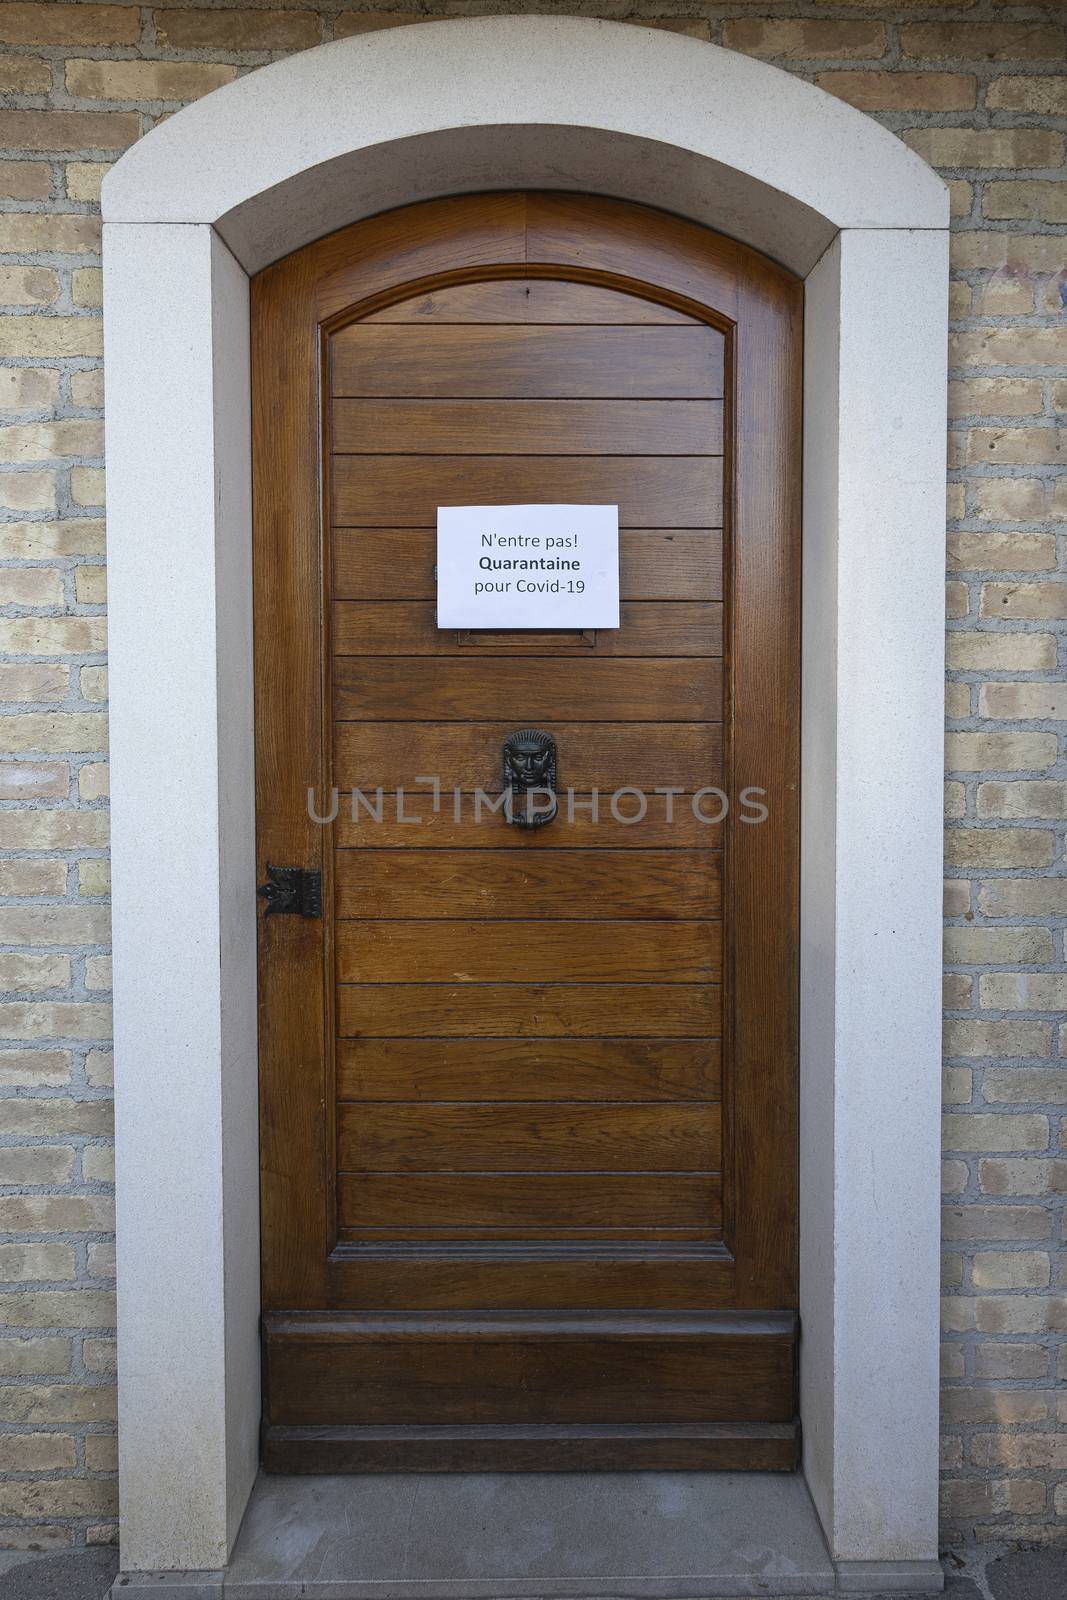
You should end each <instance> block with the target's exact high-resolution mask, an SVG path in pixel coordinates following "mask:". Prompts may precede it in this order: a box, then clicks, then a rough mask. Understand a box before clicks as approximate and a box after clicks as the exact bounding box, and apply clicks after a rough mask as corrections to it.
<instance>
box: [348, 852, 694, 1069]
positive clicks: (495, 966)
mask: <svg viewBox="0 0 1067 1600" xmlns="http://www.w3.org/2000/svg"><path fill="white" fill-rule="evenodd" d="M421 859H423V860H426V859H427V858H426V857H422V858H421ZM509 859H515V858H514V857H511V858H509ZM336 940H337V977H338V980H339V981H340V982H341V983H515V982H519V983H559V982H562V981H566V982H570V983H580V982H589V983H713V982H716V981H718V979H719V978H720V977H721V976H722V970H721V969H722V959H721V946H722V929H721V925H720V924H719V923H717V922H647V921H646V922H598V923H597V924H596V926H595V928H591V927H590V926H589V924H588V923H587V922H544V921H539V922H449V923H447V924H445V925H442V924H441V923H440V922H342V923H339V924H338V927H337V932H336ZM457 1098H465V1097H463V1096H458V1097H457ZM623 1098H626V1097H623Z"/></svg>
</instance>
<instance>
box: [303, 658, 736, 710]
mask: <svg viewBox="0 0 1067 1600" xmlns="http://www.w3.org/2000/svg"><path fill="white" fill-rule="evenodd" d="M333 712H334V716H335V717H337V718H339V719H341V720H342V721H346V720H356V719H360V718H364V717H369V718H371V719H372V720H384V719H390V720H392V719H403V718H411V719H412V720H414V721H419V722H421V721H424V720H425V719H426V718H429V717H434V718H437V719H438V720H439V721H442V722H473V721H476V720H478V719H480V718H483V717H492V718H497V717H499V718H501V719H503V720H507V719H508V718H512V719H521V720H525V721H526V722H531V723H535V724H537V725H538V726H540V725H541V724H543V723H552V722H558V721H561V720H562V721H582V720H584V719H586V718H588V719H590V720H592V719H596V720H598V721H599V720H602V719H603V720H606V721H608V722H657V721H658V722H719V721H721V720H722V663H721V661H704V662H701V663H700V664H699V666H696V667H695V666H694V663H693V661H692V659H690V658H686V657H676V658H674V659H670V658H664V659H660V660H644V661H618V660H615V661H612V660H602V659H593V660H587V661H574V660H570V661H553V660H547V661H539V662H537V664H536V666H533V667H531V663H530V662H529V661H527V660H510V661H509V660H502V659H500V658H498V657H495V656H490V655H486V656H485V657H483V658H481V659H479V660H475V661H455V660H447V661H440V660H434V659H426V658H422V659H412V658H410V657H402V656H394V657H391V658H387V659H385V660H376V659H374V658H368V657H365V656H342V657H340V658H339V659H338V660H337V661H336V662H335V665H334V673H333Z"/></svg>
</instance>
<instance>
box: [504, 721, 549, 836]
mask: <svg viewBox="0 0 1067 1600" xmlns="http://www.w3.org/2000/svg"><path fill="white" fill-rule="evenodd" d="M503 755H504V760H503V778H504V789H505V792H506V793H507V797H508V798H507V801H506V803H505V806H504V812H505V815H506V816H507V819H508V821H509V822H511V823H514V825H515V826H516V827H517V828H544V827H546V826H547V824H548V823H550V822H551V821H552V819H553V818H554V817H555V816H556V813H557V812H558V810H559V804H558V802H557V800H556V790H557V788H558V786H559V773H558V770H557V756H556V741H555V739H553V737H552V735H551V734H550V733H542V732H541V731H540V729H538V728H520V729H519V731H518V732H517V733H509V734H508V736H507V738H506V739H505V740H504V752H503ZM537 795H543V796H547V797H548V799H549V800H550V801H551V808H550V809H548V810H539V809H538V808H537V807H536V805H535V804H534V799H535V796H537ZM517 801H521V804H516V802H517Z"/></svg>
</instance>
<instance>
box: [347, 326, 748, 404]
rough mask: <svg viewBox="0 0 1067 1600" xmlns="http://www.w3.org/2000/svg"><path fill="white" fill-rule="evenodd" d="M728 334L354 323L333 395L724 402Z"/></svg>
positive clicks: (691, 328) (668, 329) (694, 330)
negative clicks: (724, 365) (724, 371)
mask: <svg viewBox="0 0 1067 1600" xmlns="http://www.w3.org/2000/svg"><path fill="white" fill-rule="evenodd" d="M723 348H724V341H723V336H722V334H721V333H719V332H717V330H716V329H714V328H709V327H706V326H705V325H703V324H701V323H692V324H689V325H688V326H685V327H657V326H640V327H612V326H607V327H596V328H585V327H580V326H579V327H567V328H557V327H552V326H534V325H530V326H513V325H510V324H500V325H497V326H480V327H479V326H478V325H467V326H463V325H456V324H444V325H431V326H429V327H412V326H410V325H405V324H402V323H401V324H395V325H393V326H390V327H385V326H381V325H380V324H375V323H369V322H365V321H364V322H354V323H351V324H350V325H349V326H348V327H347V328H343V329H341V331H340V332H338V333H335V334H334V335H333V338H332V339H331V341H330V386H331V393H332V394H334V395H338V396H353V397H356V398H375V397H389V396H396V397H398V398H420V397H421V398H431V397H435V396H441V397H444V398H459V397H464V396H469V397H476V396H478V397H485V398H488V399H496V398H502V399H503V398H508V397H514V398H517V399H546V400H562V399H570V398H585V397H593V396H597V397H604V398H619V399H626V398H631V397H632V398H633V399H638V400H642V399H644V400H653V399H663V400H682V399H698V400H708V399H719V398H721V396H722V392H723Z"/></svg>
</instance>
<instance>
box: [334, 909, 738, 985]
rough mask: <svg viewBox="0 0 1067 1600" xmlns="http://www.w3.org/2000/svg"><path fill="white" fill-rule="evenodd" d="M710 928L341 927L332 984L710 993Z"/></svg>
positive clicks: (713, 939)
mask: <svg viewBox="0 0 1067 1600" xmlns="http://www.w3.org/2000/svg"><path fill="white" fill-rule="evenodd" d="M721 931H722V930H721V927H720V925H719V924H718V923H717V922H648V921H645V922H638V921H633V922H609V921H598V922H597V923H596V924H595V925H594V926H590V924H589V923H588V922H546V921H540V920H538V921H535V922H530V921H523V922H447V923H441V922H418V921H408V922H363V921H360V922H345V923H343V924H342V925H341V926H340V927H339V928H338V930H337V977H338V980H339V981H340V982H341V983H389V982H392V983H417V982H422V983H519V982H522V981H524V980H525V981H526V982H533V983H561V982H572V983H577V982H588V983H664V982H666V983H710V982H716V981H718V979H719V978H721V976H722V973H721V963H720V947H721Z"/></svg>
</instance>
